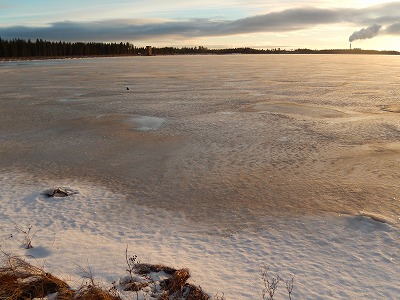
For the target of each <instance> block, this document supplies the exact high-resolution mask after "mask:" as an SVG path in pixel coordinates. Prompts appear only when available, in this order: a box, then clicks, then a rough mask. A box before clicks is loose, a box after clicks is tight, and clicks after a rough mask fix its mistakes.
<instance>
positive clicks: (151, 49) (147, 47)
mask: <svg viewBox="0 0 400 300" xmlns="http://www.w3.org/2000/svg"><path fill="white" fill-rule="evenodd" d="M146 52H147V53H146V54H147V56H152V55H153V48H152V47H151V46H146Z"/></svg>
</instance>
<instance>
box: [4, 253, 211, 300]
mask: <svg viewBox="0 0 400 300" xmlns="http://www.w3.org/2000/svg"><path fill="white" fill-rule="evenodd" d="M128 261H129V260H128ZM4 265H5V266H4V267H0V300H3V299H4V300H29V299H34V298H44V297H46V296H49V295H52V294H56V295H55V299H57V300H121V297H120V296H119V291H118V287H117V286H116V285H114V283H113V288H111V289H109V290H107V289H104V288H102V287H100V286H99V285H98V284H96V283H95V282H94V280H93V277H92V276H89V277H87V279H89V280H88V281H87V282H86V284H84V285H83V286H81V287H80V288H79V289H78V290H76V291H75V290H72V289H71V288H70V287H69V286H68V284H67V283H66V282H65V281H63V280H61V279H59V278H57V277H55V276H53V275H51V274H50V273H47V272H45V271H44V270H43V269H42V268H39V267H35V266H32V265H31V264H29V263H27V262H26V261H24V260H22V259H20V258H18V257H12V256H7V260H6V263H5V264H4ZM132 267H133V268H134V269H135V272H132V269H130V270H128V271H130V272H129V273H130V278H129V280H128V281H127V282H125V283H124V284H123V286H121V287H124V290H125V291H132V292H136V296H137V299H138V295H139V292H142V293H144V294H146V295H149V293H150V294H151V299H159V300H171V299H186V300H209V299H210V297H209V296H208V295H207V294H206V293H204V292H203V290H202V289H201V288H200V287H196V286H194V285H192V284H189V283H187V280H188V279H189V278H190V274H189V270H188V269H180V270H176V269H173V268H170V267H166V266H163V265H151V264H140V263H137V264H135V265H133V266H132ZM134 274H138V275H139V276H140V277H141V278H142V279H140V277H136V276H134ZM165 277H167V278H165ZM153 278H164V279H162V280H161V279H153Z"/></svg>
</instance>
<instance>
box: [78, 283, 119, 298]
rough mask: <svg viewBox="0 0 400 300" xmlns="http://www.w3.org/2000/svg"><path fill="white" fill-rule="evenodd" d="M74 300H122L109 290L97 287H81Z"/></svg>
mask: <svg viewBox="0 0 400 300" xmlns="http://www.w3.org/2000/svg"><path fill="white" fill-rule="evenodd" d="M71 299H74V300H121V298H120V297H119V296H118V295H116V294H112V293H110V292H109V291H107V290H104V289H103V288H101V287H99V286H95V285H87V286H83V287H81V288H80V289H79V290H78V291H77V293H76V294H75V296H74V297H73V298H71Z"/></svg>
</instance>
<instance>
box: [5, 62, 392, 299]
mask: <svg viewBox="0 0 400 300" xmlns="http://www.w3.org/2000/svg"><path fill="white" fill-rule="evenodd" d="M395 59H397V58H394V57H393V58H392V57H371V56H273V57H272V56H253V55H249V56H240V57H239V56H235V57H232V56H223V57H220V56H191V57H152V58H151V59H148V58H146V59H144V58H110V59H85V60H65V61H43V62H24V63H18V62H9V63H1V64H0V76H1V78H2V80H1V81H0V89H1V96H0V97H1V101H0V205H1V210H0V244H1V248H2V250H3V251H5V252H7V253H12V254H15V255H22V256H23V257H25V258H26V259H27V260H28V261H29V262H31V263H33V264H36V265H39V266H44V268H45V270H46V271H48V272H51V273H54V274H55V275H57V276H59V277H60V278H62V279H64V280H67V282H68V283H69V284H70V285H71V286H73V287H78V286H79V285H80V284H81V283H82V281H83V280H84V279H83V276H84V273H85V270H86V271H87V270H88V269H89V268H90V270H91V271H92V273H93V275H94V278H95V280H97V281H99V282H101V283H102V284H103V285H105V286H108V287H110V286H111V283H112V282H114V281H118V279H120V278H123V277H124V276H126V275H127V274H126V271H125V270H126V262H125V250H126V247H127V245H128V246H129V251H130V253H131V254H132V255H137V256H138V259H139V260H140V261H141V262H144V263H155V264H158V263H161V264H165V265H168V266H171V267H175V268H185V267H187V268H189V269H190V272H191V275H192V277H191V279H190V280H191V282H192V283H194V284H196V285H200V286H201V287H202V288H203V289H204V290H205V291H206V292H208V293H209V294H211V295H215V294H217V293H219V295H222V293H223V294H224V295H225V297H226V298H227V299H261V291H262V288H263V283H262V278H261V269H267V268H268V270H269V272H270V274H271V276H274V275H279V276H281V277H283V278H284V279H289V278H291V276H292V275H294V276H295V279H294V290H293V299H397V298H398V295H399V294H400V288H399V286H398V283H397V281H398V278H399V275H400V251H399V249H400V225H399V223H400V222H399V220H400V219H399V218H400V204H399V201H398V199H399V190H400V187H399V184H398V178H399V176H400V165H399V159H400V142H399V141H400V123H399V118H398V116H399V115H398V113H397V112H396V110H394V109H391V110H384V109H383V108H385V107H389V106H390V107H397V106H396V105H398V96H399V94H398V82H397V79H398V76H397V68H396V67H395V66H396V64H393V60H395ZM371 61H373V62H374V68H375V69H374V72H371V71H370V68H371ZM126 86H129V87H130V89H129V91H127V90H126ZM58 187H65V188H68V189H69V190H71V191H74V193H73V194H72V195H70V196H68V197H54V198H53V197H46V196H45V195H44V194H43V193H45V192H46V191H48V190H49V189H54V188H58ZM30 227H31V228H32V229H31V231H30V234H34V236H33V237H32V245H33V248H32V249H28V250H27V249H24V247H23V246H22V244H23V243H24V237H25V234H24V233H22V231H26V230H27V229H28V228H30ZM11 235H12V237H11ZM285 297H286V295H285V288H284V286H283V285H282V286H281V287H280V288H279V289H278V294H277V299H285Z"/></svg>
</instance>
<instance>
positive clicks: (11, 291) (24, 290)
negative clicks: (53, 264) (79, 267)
mask: <svg viewBox="0 0 400 300" xmlns="http://www.w3.org/2000/svg"><path fill="white" fill-rule="evenodd" d="M56 292H58V293H59V298H58V299H63V300H64V299H72V295H73V292H72V291H71V290H70V288H69V287H68V284H67V283H65V282H64V281H62V280H61V279H59V278H57V277H55V276H53V275H51V274H49V273H46V272H44V271H43V270H42V269H41V268H38V267H35V266H32V265H31V264H29V263H27V262H25V261H24V260H22V259H19V258H16V257H10V258H9V259H8V260H7V263H6V266H5V267H2V268H0V299H7V300H22V299H33V298H42V297H45V296H46V295H49V294H53V293H56Z"/></svg>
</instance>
